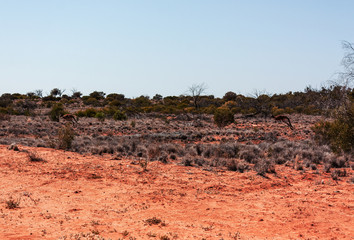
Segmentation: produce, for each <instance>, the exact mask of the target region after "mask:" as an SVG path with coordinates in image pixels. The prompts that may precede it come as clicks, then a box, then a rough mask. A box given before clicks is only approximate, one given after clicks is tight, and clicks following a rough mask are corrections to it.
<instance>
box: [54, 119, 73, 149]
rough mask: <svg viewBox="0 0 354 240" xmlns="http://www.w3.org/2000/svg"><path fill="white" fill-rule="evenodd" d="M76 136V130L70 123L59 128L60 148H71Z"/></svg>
mask: <svg viewBox="0 0 354 240" xmlns="http://www.w3.org/2000/svg"><path fill="white" fill-rule="evenodd" d="M74 137H75V131H74V129H73V128H72V126H71V124H70V123H67V124H66V125H65V126H63V127H62V128H60V129H59V131H58V147H59V149H64V150H69V149H70V148H71V145H72V142H73V140H74Z"/></svg>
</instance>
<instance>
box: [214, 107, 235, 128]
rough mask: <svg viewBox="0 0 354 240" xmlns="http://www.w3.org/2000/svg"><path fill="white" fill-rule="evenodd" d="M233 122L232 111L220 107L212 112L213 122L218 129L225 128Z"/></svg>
mask: <svg viewBox="0 0 354 240" xmlns="http://www.w3.org/2000/svg"><path fill="white" fill-rule="evenodd" d="M234 121H235V118H234V114H233V113H232V111H231V110H230V109H228V108H225V107H220V108H218V109H216V110H215V112H214V122H215V124H216V125H217V126H218V127H225V126H227V125H229V124H231V123H233V122H234Z"/></svg>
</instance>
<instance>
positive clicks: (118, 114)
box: [113, 110, 127, 121]
mask: <svg viewBox="0 0 354 240" xmlns="http://www.w3.org/2000/svg"><path fill="white" fill-rule="evenodd" d="M113 119H114V120H116V121H123V120H127V115H125V113H124V112H121V111H120V110H116V111H115V113H114V115H113Z"/></svg>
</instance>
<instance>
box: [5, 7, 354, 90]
mask: <svg viewBox="0 0 354 240" xmlns="http://www.w3.org/2000/svg"><path fill="white" fill-rule="evenodd" d="M353 26H354V1H353V0H296V1H295V0H242V1H241V0H239V1H238V0H213V1H210V0H159V1H158V0H144V1H139V0H125V1H119V0H0V83H1V87H0V94H2V93H5V92H10V93H15V92H18V93H27V92H29V91H33V90H36V89H42V90H43V91H44V93H49V91H50V90H51V89H53V88H55V87H57V88H60V89H66V92H65V93H67V94H71V89H73V88H75V89H77V90H78V91H81V92H83V93H84V94H88V93H90V92H92V91H95V90H97V91H104V92H105V93H107V94H108V93H122V94H124V95H126V96H127V97H138V96H140V95H149V96H151V97H152V96H154V95H155V94H156V93H158V94H161V95H163V96H170V95H175V96H178V95H180V94H185V93H186V92H187V89H188V87H189V86H191V85H193V84H199V83H205V84H206V85H207V87H208V88H207V90H206V94H213V95H215V96H217V97H222V96H223V95H224V94H225V93H226V92H227V91H234V92H236V93H241V94H248V93H252V92H253V91H254V90H256V89H257V90H260V91H263V90H265V91H267V92H269V93H285V92H288V91H302V90H303V89H304V88H305V87H306V86H308V85H311V86H312V87H315V88H317V87H321V84H323V83H324V82H325V81H327V80H329V79H331V77H332V75H333V74H334V73H336V72H337V71H340V70H341V66H340V62H341V59H342V57H343V54H344V51H343V49H342V48H341V41H342V40H346V41H349V42H354V31H353V30H354V28H353Z"/></svg>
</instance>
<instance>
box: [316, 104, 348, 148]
mask: <svg viewBox="0 0 354 240" xmlns="http://www.w3.org/2000/svg"><path fill="white" fill-rule="evenodd" d="M312 130H313V131H314V132H315V134H316V136H315V137H316V139H317V140H318V141H320V142H322V143H326V144H329V145H330V146H331V148H332V150H333V151H334V152H337V153H339V152H341V151H344V152H353V146H354V103H352V104H351V107H350V108H349V109H348V110H347V112H346V113H345V114H341V115H339V116H337V118H336V119H335V120H334V121H332V122H329V121H321V122H318V123H317V124H315V126H314V127H313V128H312Z"/></svg>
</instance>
